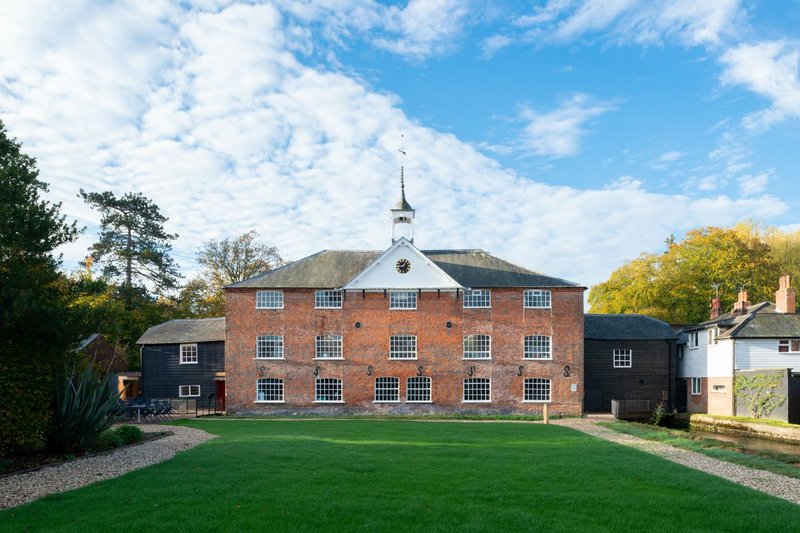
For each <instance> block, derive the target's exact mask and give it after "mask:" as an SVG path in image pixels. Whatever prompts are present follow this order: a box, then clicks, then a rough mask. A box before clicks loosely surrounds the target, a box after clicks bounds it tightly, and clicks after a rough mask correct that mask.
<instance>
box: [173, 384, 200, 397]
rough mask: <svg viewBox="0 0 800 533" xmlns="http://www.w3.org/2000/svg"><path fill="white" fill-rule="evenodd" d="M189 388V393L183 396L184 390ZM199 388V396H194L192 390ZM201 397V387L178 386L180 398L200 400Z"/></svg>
mask: <svg viewBox="0 0 800 533" xmlns="http://www.w3.org/2000/svg"><path fill="white" fill-rule="evenodd" d="M184 387H188V388H189V393H188V394H183V388H184ZM193 388H197V394H192V389H193ZM199 397H200V385H178V398H199Z"/></svg>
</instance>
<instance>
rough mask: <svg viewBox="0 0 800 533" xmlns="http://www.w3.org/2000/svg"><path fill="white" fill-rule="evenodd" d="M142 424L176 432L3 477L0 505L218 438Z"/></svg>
mask: <svg viewBox="0 0 800 533" xmlns="http://www.w3.org/2000/svg"><path fill="white" fill-rule="evenodd" d="M139 427H140V428H141V429H142V431H144V432H146V433H153V432H158V431H171V432H172V433H173V435H168V436H166V437H164V438H161V439H156V440H153V441H149V442H145V443H142V444H138V445H135V446H126V447H125V448H122V449H119V450H115V451H113V452H109V453H104V454H102V455H95V456H93V457H86V458H81V459H76V460H74V461H70V462H67V463H63V464H60V465H56V466H48V467H45V468H42V469H40V470H36V471H33V472H28V473H23V474H16V475H13V476H8V477H5V478H2V479H0V509H8V508H10V507H16V506H17V505H22V504H23V503H28V502H31V501H33V500H37V499H39V498H42V497H44V496H47V495H48V494H52V493H55V492H66V491H68V490H72V489H77V488H80V487H83V486H86V485H89V484H90V483H94V482H95V481H101V480H103V479H110V478H114V477H117V476H121V475H122V474H125V473H127V472H130V471H131V470H136V469H138V468H144V467H145V466H150V465H152V464H156V463H160V462H162V461H166V460H167V459H170V458H171V457H173V456H174V455H175V454H176V453H178V452H181V451H183V450H188V449H189V448H193V447H194V446H197V445H198V444H200V443H201V442H205V441H207V440H209V439H213V438H214V435H211V434H210V433H206V432H205V431H201V430H199V429H194V428H189V427H181V426H161V425H156V424H154V425H150V424H148V425H144V426H139Z"/></svg>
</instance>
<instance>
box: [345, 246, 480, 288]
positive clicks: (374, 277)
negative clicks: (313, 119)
mask: <svg viewBox="0 0 800 533" xmlns="http://www.w3.org/2000/svg"><path fill="white" fill-rule="evenodd" d="M399 259H407V260H408V261H409V262H410V263H411V270H410V271H409V272H408V273H406V274H401V273H399V272H398V271H397V269H396V268H395V265H396V263H397V261H398V260H399ZM342 289H343V290H363V291H380V290H384V289H408V290H428V291H435V290H453V291H454V290H456V289H461V290H463V289H465V287H463V286H462V285H461V284H460V283H458V282H457V281H456V280H454V279H453V278H451V277H450V276H448V275H447V273H446V272H445V271H444V270H442V269H441V268H439V266H438V265H437V264H436V263H434V262H433V261H432V260H431V259H429V258H428V257H427V256H426V255H425V254H423V253H422V252H421V251H419V250H418V249H417V247H416V246H414V245H413V244H411V242H410V241H408V240H407V239H406V238H404V237H401V238H400V239H399V240H398V241H397V242H395V243H394V244H392V246H390V247H389V248H388V249H387V250H386V251H385V252H383V253H382V254H381V255H380V256H379V257H378V258H377V259H376V260H375V261H373V262H372V264H370V265H369V266H368V267H367V268H365V269H364V270H362V271H361V272H359V273H358V274H357V275H356V276H355V277H354V278H353V279H352V280H350V281H349V282H348V283H347V284H346V285H344V287H342Z"/></svg>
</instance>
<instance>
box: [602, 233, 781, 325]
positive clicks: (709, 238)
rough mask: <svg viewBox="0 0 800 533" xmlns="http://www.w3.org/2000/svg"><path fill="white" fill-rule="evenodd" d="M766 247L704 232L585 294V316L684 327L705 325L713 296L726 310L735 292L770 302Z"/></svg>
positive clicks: (772, 270)
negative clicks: (631, 316)
mask: <svg viewBox="0 0 800 533" xmlns="http://www.w3.org/2000/svg"><path fill="white" fill-rule="evenodd" d="M780 273H781V270H780V265H779V264H778V263H777V262H776V261H775V260H774V259H773V258H772V255H771V250H770V246H769V245H768V244H767V243H766V242H765V241H764V239H763V238H761V236H760V235H758V234H752V233H743V232H742V231H741V230H740V229H736V228H734V229H726V228H717V227H705V228H700V229H696V230H692V231H690V232H688V233H687V234H686V237H685V238H684V239H683V240H682V241H680V242H675V241H672V242H668V243H667V249H666V250H665V251H664V252H663V253H662V254H661V255H642V256H640V257H639V258H638V259H635V260H633V261H631V262H629V263H628V264H626V265H623V266H622V267H620V268H619V269H617V270H616V271H614V272H613V273H612V274H611V277H610V278H609V279H608V281H605V282H603V283H600V284H598V285H596V286H595V287H592V289H591V290H590V291H589V305H590V312H593V313H642V314H647V315H650V316H653V317H655V318H660V319H662V320H665V321H667V322H671V323H678V324H688V323H694V322H702V321H703V320H707V319H708V316H709V315H708V310H709V305H710V302H711V298H712V297H713V296H714V295H715V294H716V291H717V290H718V291H719V295H720V299H721V300H722V303H723V307H725V306H728V307H730V306H732V305H733V303H734V302H735V301H736V299H737V295H738V292H739V290H740V289H741V288H746V289H747V290H748V292H749V298H750V300H751V301H754V302H756V301H763V300H772V299H773V296H774V292H775V286H776V283H777V280H778V276H779V275H780Z"/></svg>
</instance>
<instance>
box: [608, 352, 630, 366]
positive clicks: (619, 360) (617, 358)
mask: <svg viewBox="0 0 800 533" xmlns="http://www.w3.org/2000/svg"><path fill="white" fill-rule="evenodd" d="M612 354H613V355H612V361H613V364H614V368H633V350H632V349H630V348H614V350H613V351H612ZM625 358H627V362H628V364H627V365H626V364H624V363H625Z"/></svg>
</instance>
